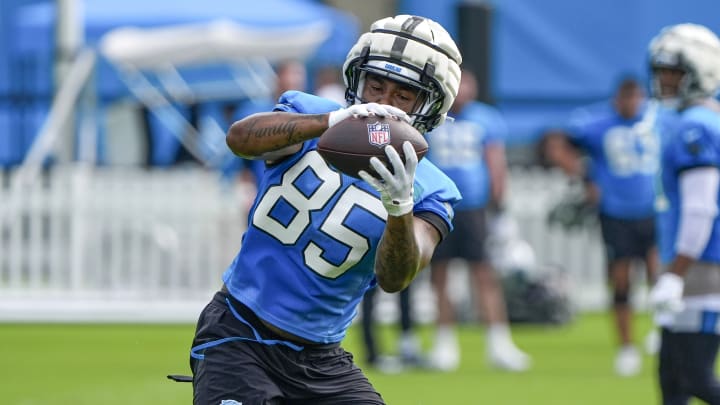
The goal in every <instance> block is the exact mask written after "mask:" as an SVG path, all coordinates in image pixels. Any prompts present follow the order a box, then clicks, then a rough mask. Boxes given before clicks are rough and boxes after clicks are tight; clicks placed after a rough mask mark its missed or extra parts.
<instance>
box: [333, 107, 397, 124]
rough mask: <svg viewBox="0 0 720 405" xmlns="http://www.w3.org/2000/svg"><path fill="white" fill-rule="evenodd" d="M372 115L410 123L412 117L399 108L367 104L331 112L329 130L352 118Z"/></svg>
mask: <svg viewBox="0 0 720 405" xmlns="http://www.w3.org/2000/svg"><path fill="white" fill-rule="evenodd" d="M370 115H376V116H378V117H395V118H397V119H399V120H403V121H405V122H407V123H410V117H409V116H408V115H407V113H405V111H403V110H401V109H399V108H397V107H393V106H391V105H387V104H378V103H367V104H353V105H351V106H350V107H347V108H341V109H339V110H336V111H333V112H331V113H330V114H329V115H328V128H330V127H332V126H334V125H335V124H337V123H338V122H340V121H342V120H344V119H346V118H350V117H352V116H358V117H368V116H370Z"/></svg>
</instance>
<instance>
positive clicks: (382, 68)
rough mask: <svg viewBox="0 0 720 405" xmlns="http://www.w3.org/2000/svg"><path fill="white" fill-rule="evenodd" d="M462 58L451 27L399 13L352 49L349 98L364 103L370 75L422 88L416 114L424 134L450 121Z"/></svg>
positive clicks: (348, 70)
mask: <svg viewBox="0 0 720 405" xmlns="http://www.w3.org/2000/svg"><path fill="white" fill-rule="evenodd" d="M460 63H462V56H461V55H460V51H459V50H458V48H457V46H456V45H455V42H454V41H453V40H452V38H451V37H450V34H448V32H447V31H445V29H444V28H443V27H442V26H440V24H438V23H436V22H435V21H433V20H430V19H427V18H423V17H417V16H412V15H398V16H396V17H387V18H383V19H381V20H378V21H376V22H374V23H373V24H372V26H371V27H370V32H367V33H365V34H363V35H362V36H361V37H360V38H359V39H358V41H357V43H356V44H355V45H354V46H353V47H352V49H350V52H349V53H348V56H347V59H346V60H345V64H344V66H343V72H344V78H345V86H346V87H347V91H346V94H345V98H346V100H347V102H348V103H349V104H354V103H355V102H357V101H358V100H360V101H361V102H362V100H361V96H362V92H363V86H364V84H365V74H366V73H367V72H371V73H374V74H377V75H381V76H385V77H388V78H390V79H393V80H396V81H399V82H402V83H405V84H408V85H410V86H412V87H413V88H416V89H418V90H419V97H418V100H419V103H418V105H416V107H415V108H414V109H413V111H412V113H411V114H410V116H411V117H413V126H414V127H415V128H417V129H418V131H420V132H422V133H424V132H427V131H430V130H431V129H433V128H435V127H436V126H438V125H440V124H442V123H443V122H444V121H445V117H446V116H447V112H448V110H449V109H450V106H451V105H452V103H453V101H454V100H455V96H456V95H457V91H458V85H459V83H460Z"/></svg>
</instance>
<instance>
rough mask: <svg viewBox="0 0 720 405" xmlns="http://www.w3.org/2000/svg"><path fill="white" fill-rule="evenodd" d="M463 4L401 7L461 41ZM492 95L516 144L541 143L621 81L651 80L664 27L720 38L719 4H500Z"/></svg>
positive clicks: (427, 2) (546, 0)
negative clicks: (652, 53) (700, 30)
mask: <svg viewBox="0 0 720 405" xmlns="http://www.w3.org/2000/svg"><path fill="white" fill-rule="evenodd" d="M461 3H477V1H475V2H473V1H462V0H401V2H400V4H401V9H400V10H401V11H402V12H407V13H417V14H420V15H425V16H427V17H429V18H433V19H435V20H437V21H438V22H440V23H441V24H443V25H445V26H447V27H448V30H449V31H450V33H451V35H453V36H454V37H455V38H457V32H458V29H457V12H456V11H455V7H456V6H457V5H458V4H461ZM486 3H490V4H493V6H494V15H493V24H494V25H493V33H492V35H493V42H492V51H491V52H492V61H491V72H492V79H491V88H492V95H493V99H494V100H495V101H496V102H497V104H498V106H499V107H500V108H501V110H502V111H503V112H505V114H506V116H507V119H508V125H509V129H510V133H511V136H512V138H511V142H512V143H526V142H529V141H532V140H534V139H535V137H536V136H537V135H538V131H539V130H540V129H542V128H544V127H545V126H548V125H554V124H557V123H558V121H562V120H564V119H565V118H566V115H567V113H568V112H569V111H570V110H571V109H573V108H575V107H576V106H578V105H583V104H586V103H592V102H597V101H598V100H600V99H603V98H605V97H609V96H610V94H611V92H612V87H613V86H614V84H615V82H616V80H617V79H618V78H619V77H620V76H625V75H627V74H632V75H635V76H638V77H640V78H642V79H644V78H646V77H647V67H646V64H645V60H646V59H645V55H646V54H645V51H646V49H647V45H648V43H649V41H650V39H651V38H652V37H653V36H654V35H655V34H656V33H657V32H658V31H659V30H660V29H661V28H662V27H664V26H666V25H670V24H677V23H684V22H694V23H698V24H704V25H706V26H708V27H709V28H711V29H713V30H715V32H716V33H720V2H718V1H717V0H691V1H686V2H681V1H677V0H632V1H628V0H603V1H574V0H502V1H500V0H496V1H486Z"/></svg>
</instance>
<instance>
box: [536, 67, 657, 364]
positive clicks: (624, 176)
mask: <svg viewBox="0 0 720 405" xmlns="http://www.w3.org/2000/svg"><path fill="white" fill-rule="evenodd" d="M608 104H611V107H609V106H608V107H605V106H603V107H605V108H600V107H595V106H594V105H593V106H591V107H583V108H580V109H578V110H576V111H574V112H573V114H572V116H571V120H570V124H569V125H568V128H567V133H568V135H567V136H565V135H563V134H562V132H560V131H558V132H555V133H551V134H550V135H548V138H547V139H546V145H547V146H546V147H547V150H546V152H547V153H546V156H548V157H549V158H550V160H551V161H553V163H554V164H556V165H557V166H559V167H561V168H562V169H563V171H564V172H566V173H567V174H569V175H571V176H573V177H576V178H578V179H579V178H582V179H584V187H585V201H584V202H583V203H585V204H589V205H590V206H592V207H595V206H596V207H597V211H598V213H599V220H600V221H599V222H600V230H601V233H602V238H603V243H604V245H605V255H606V261H607V270H608V280H609V282H610V286H611V289H612V310H613V315H614V317H615V325H616V330H617V336H618V341H619V342H618V343H619V348H618V351H617V354H616V356H615V372H616V373H617V374H618V375H620V376H624V377H629V376H634V375H637V374H638V373H639V372H640V370H641V365H642V356H641V353H640V351H639V350H638V349H637V347H636V345H635V344H634V339H633V333H632V308H631V306H630V292H631V280H632V277H631V268H632V262H633V261H634V260H642V261H643V262H644V264H645V269H646V279H647V280H648V282H649V284H652V283H654V282H655V278H656V273H657V267H658V258H657V248H656V242H655V239H656V236H655V182H656V177H657V173H658V167H659V164H660V133H661V132H662V128H663V125H662V123H663V120H664V113H662V111H664V109H662V108H661V107H660V106H659V105H658V103H657V102H654V101H650V102H648V103H646V102H645V92H644V90H643V88H642V86H641V85H640V83H639V82H638V81H636V80H635V79H633V78H625V79H623V80H622V81H621V82H620V84H619V85H618V86H617V89H616V91H615V96H614V97H613V99H612V102H611V103H608ZM593 107H595V108H593ZM556 138H561V139H556ZM575 148H578V149H580V151H581V153H582V155H585V156H587V158H588V163H589V164H588V165H587V167H585V165H583V164H582V163H581V162H582V155H581V154H580V153H577V152H576V149H575Z"/></svg>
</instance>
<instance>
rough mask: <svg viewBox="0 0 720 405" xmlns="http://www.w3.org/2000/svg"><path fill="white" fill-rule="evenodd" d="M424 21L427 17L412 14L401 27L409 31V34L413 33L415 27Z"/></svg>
mask: <svg viewBox="0 0 720 405" xmlns="http://www.w3.org/2000/svg"><path fill="white" fill-rule="evenodd" d="M423 21H425V19H424V18H422V17H417V16H412V17H410V18H408V19H407V20H405V22H404V23H402V26H400V29H401V30H403V31H405V32H407V33H408V34H412V32H413V31H415V28H416V27H417V26H418V25H420V23H421V22H423Z"/></svg>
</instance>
